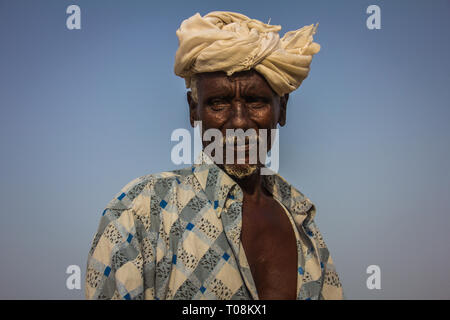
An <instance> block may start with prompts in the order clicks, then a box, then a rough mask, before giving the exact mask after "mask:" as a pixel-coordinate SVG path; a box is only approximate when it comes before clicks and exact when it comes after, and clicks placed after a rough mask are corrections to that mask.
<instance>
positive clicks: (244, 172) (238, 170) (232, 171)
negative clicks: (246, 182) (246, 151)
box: [224, 164, 258, 179]
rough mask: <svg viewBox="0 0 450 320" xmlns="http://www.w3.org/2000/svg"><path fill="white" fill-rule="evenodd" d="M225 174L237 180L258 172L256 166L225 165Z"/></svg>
mask: <svg viewBox="0 0 450 320" xmlns="http://www.w3.org/2000/svg"><path fill="white" fill-rule="evenodd" d="M224 169H225V172H226V173H228V174H229V175H230V176H232V177H235V178H237V179H243V178H246V177H248V176H251V175H252V174H254V173H255V172H256V171H257V170H258V165H257V164H225V165H224Z"/></svg>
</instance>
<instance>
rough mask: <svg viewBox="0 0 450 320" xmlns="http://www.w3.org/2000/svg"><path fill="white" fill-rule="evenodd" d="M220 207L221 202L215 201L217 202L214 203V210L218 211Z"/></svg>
mask: <svg viewBox="0 0 450 320" xmlns="http://www.w3.org/2000/svg"><path fill="white" fill-rule="evenodd" d="M218 206H219V201H218V200H215V201H214V209H217V207H218Z"/></svg>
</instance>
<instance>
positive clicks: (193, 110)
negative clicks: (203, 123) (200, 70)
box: [187, 91, 198, 128]
mask: <svg viewBox="0 0 450 320" xmlns="http://www.w3.org/2000/svg"><path fill="white" fill-rule="evenodd" d="M187 101H188V104H189V120H190V122H191V127H192V128H193V127H194V121H197V120H198V104H197V103H196V102H195V101H194V99H192V92H191V91H188V92H187Z"/></svg>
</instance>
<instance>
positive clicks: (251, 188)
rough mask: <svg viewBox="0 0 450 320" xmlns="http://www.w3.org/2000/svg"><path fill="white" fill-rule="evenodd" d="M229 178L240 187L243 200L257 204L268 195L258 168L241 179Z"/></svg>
mask: <svg viewBox="0 0 450 320" xmlns="http://www.w3.org/2000/svg"><path fill="white" fill-rule="evenodd" d="M230 177H231V178H232V179H233V180H234V181H235V182H236V183H237V184H238V185H239V187H241V189H242V192H243V193H244V198H246V199H247V200H251V201H255V202H258V201H259V199H260V198H261V197H264V196H267V195H269V193H268V191H266V189H265V188H264V185H263V177H262V176H261V171H260V169H259V168H258V169H257V170H256V171H255V172H254V173H253V174H251V175H249V176H246V177H243V178H237V177H235V176H231V175H230Z"/></svg>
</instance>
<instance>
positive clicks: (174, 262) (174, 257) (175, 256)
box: [172, 254, 177, 264]
mask: <svg viewBox="0 0 450 320" xmlns="http://www.w3.org/2000/svg"><path fill="white" fill-rule="evenodd" d="M172 263H173V264H177V255H176V254H174V255H173V256H172Z"/></svg>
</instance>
